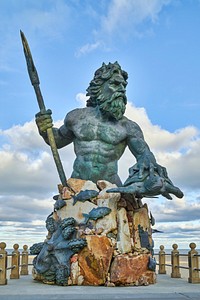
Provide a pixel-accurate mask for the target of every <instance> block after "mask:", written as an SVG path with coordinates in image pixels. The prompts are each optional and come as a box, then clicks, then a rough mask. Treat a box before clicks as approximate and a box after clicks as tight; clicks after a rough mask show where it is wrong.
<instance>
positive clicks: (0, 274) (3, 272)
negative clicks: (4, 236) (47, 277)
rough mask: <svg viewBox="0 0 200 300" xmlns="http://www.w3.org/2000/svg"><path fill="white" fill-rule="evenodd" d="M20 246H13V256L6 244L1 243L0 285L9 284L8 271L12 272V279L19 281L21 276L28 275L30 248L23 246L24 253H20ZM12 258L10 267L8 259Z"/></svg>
mask: <svg viewBox="0 0 200 300" xmlns="http://www.w3.org/2000/svg"><path fill="white" fill-rule="evenodd" d="M18 249H19V245H18V244H14V245H13V251H12V254H8V253H7V251H6V243H4V242H2V243H0V285H5V284H7V282H8V281H7V271H8V270H10V271H11V272H10V279H19V278H20V275H28V266H30V265H32V264H29V263H28V260H29V254H28V246H27V245H24V246H23V251H22V253H20V251H19V250H18ZM9 257H11V259H10V260H9V261H11V265H10V266H8V258H9Z"/></svg>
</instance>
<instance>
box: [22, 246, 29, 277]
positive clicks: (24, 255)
mask: <svg viewBox="0 0 200 300" xmlns="http://www.w3.org/2000/svg"><path fill="white" fill-rule="evenodd" d="M23 249H24V250H23V251H22V259H21V272H20V275H28V251H27V249H28V246H27V245H24V246H23Z"/></svg>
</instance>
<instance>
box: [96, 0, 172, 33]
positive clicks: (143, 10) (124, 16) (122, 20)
mask: <svg viewBox="0 0 200 300" xmlns="http://www.w3.org/2000/svg"><path fill="white" fill-rule="evenodd" d="M169 3H170V0H151V1H149V0H140V1H138V0H113V1H111V3H110V6H109V8H108V13H107V15H106V16H105V17H103V18H102V30H103V31H104V32H106V33H108V34H112V33H114V32H115V31H117V32H118V31H121V30H124V29H125V31H128V30H130V26H131V30H133V33H134V34H136V35H139V31H138V30H137V25H139V24H141V23H142V22H144V21H145V20H150V21H151V22H155V21H156V20H157V18H158V14H159V13H160V11H161V10H162V9H163V7H164V6H165V5H167V4H169ZM125 34H126V33H125Z"/></svg>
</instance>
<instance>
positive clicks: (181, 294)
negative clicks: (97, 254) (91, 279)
mask: <svg viewBox="0 0 200 300" xmlns="http://www.w3.org/2000/svg"><path fill="white" fill-rule="evenodd" d="M64 299H70V300H112V299H113V300H114V299H120V300H123V299H124V300H126V299H137V300H145V299H148V300H153V299H155V300H156V299H160V300H161V299H162V300H167V299H170V300H200V284H191V283H188V282H187V280H186V279H185V278H184V279H182V278H179V279H175V278H173V279H172V278H171V277H170V276H169V275H157V283H156V284H154V285H149V286H138V287H136V286H130V287H103V286H98V287H94V286H64V287H63V286H55V285H46V284H43V283H40V282H37V281H34V280H33V279H32V276H31V275H28V276H21V278H20V279H12V280H8V284H7V285H2V286H0V300H64Z"/></svg>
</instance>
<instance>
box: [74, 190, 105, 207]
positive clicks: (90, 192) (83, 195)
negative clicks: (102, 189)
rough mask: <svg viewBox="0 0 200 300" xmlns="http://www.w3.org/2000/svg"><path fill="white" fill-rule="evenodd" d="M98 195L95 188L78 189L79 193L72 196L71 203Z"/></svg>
mask: <svg viewBox="0 0 200 300" xmlns="http://www.w3.org/2000/svg"><path fill="white" fill-rule="evenodd" d="M98 195H99V192H97V191H95V190H85V191H80V193H78V195H76V196H73V199H74V202H73V205H75V204H76V202H78V201H80V202H85V201H87V200H90V199H92V198H95V197H97V196H98Z"/></svg>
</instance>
